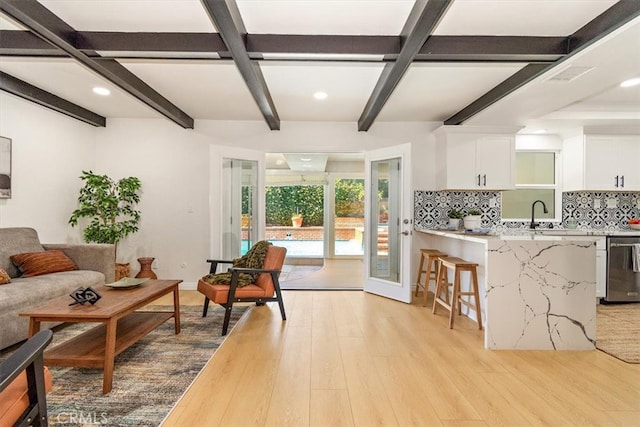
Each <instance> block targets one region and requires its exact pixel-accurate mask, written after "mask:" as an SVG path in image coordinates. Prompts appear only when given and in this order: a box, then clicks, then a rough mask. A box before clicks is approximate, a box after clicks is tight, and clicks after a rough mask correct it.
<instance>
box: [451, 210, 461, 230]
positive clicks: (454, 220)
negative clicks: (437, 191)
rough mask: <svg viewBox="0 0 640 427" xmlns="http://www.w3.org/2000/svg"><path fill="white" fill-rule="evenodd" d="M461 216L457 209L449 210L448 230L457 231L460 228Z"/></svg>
mask: <svg viewBox="0 0 640 427" xmlns="http://www.w3.org/2000/svg"><path fill="white" fill-rule="evenodd" d="M462 217H463V214H462V211H460V210H458V209H455V208H453V209H451V210H450V211H449V228H453V229H458V228H460V220H461V219H462Z"/></svg>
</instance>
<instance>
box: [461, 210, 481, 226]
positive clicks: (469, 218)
mask: <svg viewBox="0 0 640 427" xmlns="http://www.w3.org/2000/svg"><path fill="white" fill-rule="evenodd" d="M481 216H482V212H481V211H479V210H478V209H469V210H468V211H467V215H466V216H465V217H464V219H463V221H464V228H465V230H473V229H477V228H480V220H481Z"/></svg>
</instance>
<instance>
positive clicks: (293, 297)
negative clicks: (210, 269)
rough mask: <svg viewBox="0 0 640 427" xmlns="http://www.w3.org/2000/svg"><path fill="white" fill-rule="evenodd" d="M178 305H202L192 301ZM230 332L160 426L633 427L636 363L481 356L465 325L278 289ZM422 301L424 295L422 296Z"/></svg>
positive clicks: (636, 419) (373, 300) (477, 335)
mask: <svg viewBox="0 0 640 427" xmlns="http://www.w3.org/2000/svg"><path fill="white" fill-rule="evenodd" d="M181 297H182V301H181V303H182V304H201V303H202V297H201V296H200V295H198V294H197V292H195V291H187V292H184V293H183V295H182V296H181ZM284 297H285V304H286V310H287V316H288V320H287V321H286V322H282V321H281V319H280V314H279V312H278V309H277V306H276V305H273V304H271V303H269V304H268V305H267V306H265V307H254V308H252V309H251V310H250V311H249V312H248V314H247V315H245V317H244V318H243V319H241V320H240V322H239V323H238V324H237V326H236V328H235V329H234V330H233V331H232V332H231V334H230V335H229V337H228V338H227V339H226V341H225V342H224V343H223V345H222V346H221V347H220V348H219V349H218V351H217V352H216V354H215V355H214V357H213V358H212V359H211V360H210V361H209V363H208V364H207V365H206V366H205V368H204V369H203V371H202V372H201V373H200V375H199V377H198V378H197V379H196V381H195V382H194V383H193V385H192V386H191V388H190V389H189V390H188V391H187V392H186V393H185V395H184V396H183V398H182V399H181V400H180V401H179V403H178V404H177V405H176V407H175V408H174V410H173V411H172V412H171V413H170V415H169V416H168V417H167V419H166V420H165V422H164V424H163V426H165V427H171V426H196V425H197V426H218V425H219V426H251V425H257V426H262V425H272V426H342V425H346V426H352V425H355V426H374V425H391V426H408V425H435V426H440V425H443V426H487V425H502V426H519V425H523V426H528V425H536V426H556V425H557V426H586V425H600V426H638V425H640V365H630V364H626V363H624V362H621V361H619V360H617V359H615V358H613V357H610V356H608V355H606V354H604V353H601V352H599V351H586V352H565V351H562V352H561V351H557V352H554V351H488V350H484V349H483V345H482V332H480V331H478V330H477V327H476V325H475V323H472V322H470V321H468V319H466V318H461V320H460V321H458V320H456V325H455V329H454V330H449V329H448V328H447V318H446V316H447V315H446V314H445V312H444V310H442V311H441V312H440V311H439V313H438V315H436V316H434V315H432V314H431V310H430V309H428V308H425V307H422V305H421V304H420V303H419V302H418V303H414V304H411V305H407V304H403V303H399V302H395V301H391V300H388V299H385V298H382V297H378V296H375V295H372V294H368V293H365V292H361V291H351V292H350V291H285V292H284ZM418 301H422V297H421V296H420V297H418Z"/></svg>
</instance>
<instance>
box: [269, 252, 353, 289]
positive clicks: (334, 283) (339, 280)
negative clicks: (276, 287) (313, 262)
mask: <svg viewBox="0 0 640 427" xmlns="http://www.w3.org/2000/svg"><path fill="white" fill-rule="evenodd" d="M363 281H364V262H363V261H362V259H325V260H324V265H323V266H322V268H320V269H318V270H317V271H313V272H311V273H308V274H305V275H304V276H303V277H301V278H299V279H293V280H291V279H287V280H286V281H283V282H281V286H282V289H305V290H306V289H362V284H363Z"/></svg>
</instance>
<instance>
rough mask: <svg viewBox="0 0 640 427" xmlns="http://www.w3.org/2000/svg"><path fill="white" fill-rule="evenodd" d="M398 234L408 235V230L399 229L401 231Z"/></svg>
mask: <svg viewBox="0 0 640 427" xmlns="http://www.w3.org/2000/svg"><path fill="white" fill-rule="evenodd" d="M400 234H402V235H404V236H408V235H409V232H408V231H406V230H405V231H401V232H400Z"/></svg>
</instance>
